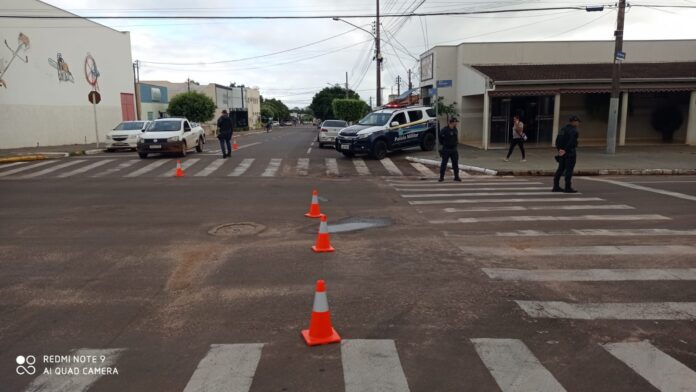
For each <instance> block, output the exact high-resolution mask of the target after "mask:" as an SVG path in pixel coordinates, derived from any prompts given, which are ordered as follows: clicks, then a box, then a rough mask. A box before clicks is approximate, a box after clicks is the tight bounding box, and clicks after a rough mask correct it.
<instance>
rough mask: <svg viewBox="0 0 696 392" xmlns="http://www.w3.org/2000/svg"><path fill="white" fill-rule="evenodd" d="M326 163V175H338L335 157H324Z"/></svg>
mask: <svg viewBox="0 0 696 392" xmlns="http://www.w3.org/2000/svg"><path fill="white" fill-rule="evenodd" d="M324 162H325V164H326V175H327V176H338V175H339V174H338V162H337V161H336V158H326V159H324Z"/></svg>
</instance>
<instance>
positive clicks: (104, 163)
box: [58, 159, 113, 178]
mask: <svg viewBox="0 0 696 392" xmlns="http://www.w3.org/2000/svg"><path fill="white" fill-rule="evenodd" d="M109 162H113V159H105V160H103V161H97V162H94V163H92V164H91V165H87V166H84V167H81V168H79V169H76V170H73V171H70V172H67V173H63V174H61V175H59V176H58V178H66V177H71V176H74V175H76V174H81V173H85V172H87V171H89V170H92V169H94V168H97V167H99V166H103V165H106V164H107V163H109Z"/></svg>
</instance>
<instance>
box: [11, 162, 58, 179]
mask: <svg viewBox="0 0 696 392" xmlns="http://www.w3.org/2000/svg"><path fill="white" fill-rule="evenodd" d="M51 163H55V161H43V162H39V163H34V164H31V165H29V166H22V167H18V168H16V169H12V170H8V171H4V172H2V173H0V177H6V176H11V175H13V174H16V173H21V172H23V171H26V170H31V169H34V168H37V167H41V166H45V165H48V164H51Z"/></svg>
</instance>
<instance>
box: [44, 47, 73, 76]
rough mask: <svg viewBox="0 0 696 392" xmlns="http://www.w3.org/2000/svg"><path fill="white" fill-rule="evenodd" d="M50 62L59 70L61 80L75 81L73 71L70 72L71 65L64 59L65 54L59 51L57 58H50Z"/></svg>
mask: <svg viewBox="0 0 696 392" xmlns="http://www.w3.org/2000/svg"><path fill="white" fill-rule="evenodd" d="M48 64H49V65H50V66H51V67H53V68H55V69H56V70H58V80H60V81H61V82H72V83H75V78H73V76H72V73H70V67H69V66H68V63H66V62H65V60H64V59H63V55H62V54H61V53H58V55H57V56H56V59H55V60H53V59H48Z"/></svg>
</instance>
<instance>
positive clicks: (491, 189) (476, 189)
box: [394, 186, 549, 194]
mask: <svg viewBox="0 0 696 392" xmlns="http://www.w3.org/2000/svg"><path fill="white" fill-rule="evenodd" d="M544 189H546V190H548V189H549V188H548V187H545V186H528V187H515V188H465V189H457V191H477V192H478V191H540V190H544ZM394 190H395V191H397V192H441V191H444V192H447V191H453V189H451V188H429V189H405V188H395V189H394ZM546 193H548V192H546ZM464 194H466V193H464Z"/></svg>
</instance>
